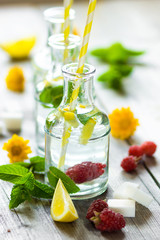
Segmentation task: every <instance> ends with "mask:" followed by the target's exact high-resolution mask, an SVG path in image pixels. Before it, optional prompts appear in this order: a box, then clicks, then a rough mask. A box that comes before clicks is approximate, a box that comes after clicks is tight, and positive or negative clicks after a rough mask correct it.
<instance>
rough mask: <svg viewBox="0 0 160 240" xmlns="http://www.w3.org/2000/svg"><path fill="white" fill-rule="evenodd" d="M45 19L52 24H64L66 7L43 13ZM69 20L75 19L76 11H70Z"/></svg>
mask: <svg viewBox="0 0 160 240" xmlns="http://www.w3.org/2000/svg"><path fill="white" fill-rule="evenodd" d="M43 16H44V19H45V20H46V21H49V22H52V23H64V7H53V8H48V9H46V10H45V11H44V12H43ZM69 19H70V20H73V19H75V11H74V10H73V9H70V12H69Z"/></svg>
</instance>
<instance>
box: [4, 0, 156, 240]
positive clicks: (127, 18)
mask: <svg viewBox="0 0 160 240" xmlns="http://www.w3.org/2000/svg"><path fill="white" fill-rule="evenodd" d="M46 7H47V6H42V5H41V6H36V7H32V6H31V7H25V6H21V7H19V6H16V7H12V6H11V7H9V6H7V7H5V6H4V7H1V8H0V36H1V41H2V39H5V38H7V37H8V36H9V35H10V36H11V33H12V34H13V35H14V34H15V32H16V31H14V27H12V26H13V23H14V22H16V21H19V26H20V29H21V33H23V32H24V31H23V30H24V29H25V30H26V32H29V33H30V32H35V31H36V33H37V34H39V36H41V38H40V39H41V41H40V42H41V43H42V42H43V41H44V39H45V36H46V35H45V27H44V23H43V20H42V15H41V10H43V9H44V8H46ZM74 7H75V9H76V12H77V19H76V24H77V26H78V28H79V29H80V30H81V32H82V31H83V27H84V24H85V17H84V16H86V11H87V3H76V4H75V6H74ZM159 13H160V2H159V1H154V0H152V1H141V0H139V1H121V0H119V1H105V2H103V1H100V2H99V5H98V6H97V9H96V14H95V19H94V26H93V30H92V35H91V41H90V48H92V47H96V46H105V45H106V46H107V45H109V44H111V43H113V42H116V41H120V42H122V43H124V44H125V45H126V46H127V47H132V48H135V49H144V50H146V51H147V53H146V55H144V56H143V57H141V58H140V59H139V61H140V62H142V63H144V64H145V66H143V67H142V66H141V67H136V68H135V70H134V72H133V74H132V76H131V77H130V78H128V79H126V80H125V81H124V87H125V93H124V94H123V95H120V94H117V93H116V92H114V91H112V90H108V89H104V87H103V86H102V85H101V84H100V83H98V82H95V89H96V93H97V100H98V104H99V105H100V107H101V108H102V109H103V110H104V111H106V112H107V113H109V112H111V111H112V110H113V109H115V108H117V107H122V106H123V107H127V106H130V107H131V109H132V111H133V112H134V114H135V116H136V117H137V118H138V119H139V121H140V126H139V127H138V129H137V131H136V134H135V136H134V137H133V138H132V139H131V140H130V141H128V142H127V141H121V140H117V139H114V138H111V147H110V171H109V187H108V191H107V192H106V193H105V194H103V196H101V198H105V197H107V198H112V192H113V190H114V189H116V188H117V187H118V186H120V184H121V183H123V182H125V181H132V182H134V183H139V184H140V185H141V189H142V190H144V191H145V192H146V193H148V194H151V195H152V196H153V199H154V200H153V202H152V203H151V205H150V206H149V208H145V207H143V206H142V205H139V204H136V217H135V218H126V227H125V228H124V229H123V230H122V231H120V232H116V233H101V232H99V231H97V230H95V229H94V228H93V226H92V224H91V223H90V222H89V221H87V220H86V219H85V214H86V211H87V208H88V206H89V204H90V202H91V201H92V200H88V201H75V202H74V204H75V206H76V208H77V211H78V213H79V217H80V218H79V219H78V220H77V221H75V222H73V223H68V224H67V223H66V224H65V223H64V224H63V223H55V222H53V220H52V219H51V216H50V202H49V201H40V200H39V201H38V200H33V201H32V202H31V203H24V204H22V205H20V206H19V207H18V208H17V209H15V210H13V211H10V210H9V208H8V204H9V197H10V192H11V184H9V183H7V182H3V181H0V240H15V239H16V240H31V239H34V240H41V239H47V240H49V239H54V240H60V239H63V240H67V239H77V240H90V239H92V240H97V239H99V240H100V239H115V240H118V239H133V240H135V239H139V240H141V239H147V240H151V239H160V207H159V205H160V190H159V188H160V137H159V134H160V125H159V123H160V93H159V92H160V14H159ZM22 35H23V34H22ZM40 42H39V45H40ZM91 61H92V60H91ZM13 64H15V63H14V62H11V61H9V58H8V57H7V56H6V54H4V53H3V52H2V51H0V81H1V88H0V112H2V110H4V109H6V108H10V107H11V106H12V105H13V106H15V103H18V107H20V108H22V110H23V112H24V116H25V118H24V122H23V128H22V131H21V133H20V135H21V136H23V137H24V138H25V139H30V145H31V146H32V150H33V155H34V154H35V129H34V121H33V109H34V98H33V92H34V91H33V84H32V70H31V63H30V62H29V61H26V62H18V63H16V64H19V65H20V66H22V67H23V69H24V72H25V76H26V79H27V83H26V90H25V92H24V93H23V94H15V93H12V92H9V91H7V90H6V88H5V82H4V78H5V75H6V72H7V69H8V68H9V67H10V66H11V65H13ZM94 64H95V65H96V67H97V75H98V74H99V73H100V72H102V71H103V69H105V66H102V65H100V64H99V63H97V62H95V61H94ZM13 102H14V103H13ZM11 135H12V134H11V133H9V132H7V131H4V133H3V136H1V137H0V164H6V163H8V162H9V161H8V158H7V153H6V152H5V151H3V150H2V145H3V143H4V142H6V141H7V139H8V138H10V137H11ZM145 140H153V141H155V142H156V143H157V145H158V150H157V152H156V154H155V158H152V159H148V160H147V161H146V163H145V164H144V165H140V166H139V167H138V168H137V170H136V171H135V172H134V173H132V174H128V173H125V172H123V171H122V170H121V168H120V162H121V160H122V158H123V157H125V156H126V155H127V151H128V148H129V144H131V143H142V142H143V141H145Z"/></svg>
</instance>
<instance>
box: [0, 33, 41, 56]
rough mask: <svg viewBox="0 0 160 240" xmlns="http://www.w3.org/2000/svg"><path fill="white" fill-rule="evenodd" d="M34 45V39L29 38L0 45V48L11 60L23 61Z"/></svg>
mask: <svg viewBox="0 0 160 240" xmlns="http://www.w3.org/2000/svg"><path fill="white" fill-rule="evenodd" d="M35 43H36V37H29V38H24V39H20V40H18V41H15V42H7V43H2V44H0V47H1V48H2V49H3V50H4V51H5V52H7V53H8V54H9V55H10V57H11V58H14V59H23V58H27V57H28V55H29V53H30V51H31V49H32V48H33V47H34V45H35Z"/></svg>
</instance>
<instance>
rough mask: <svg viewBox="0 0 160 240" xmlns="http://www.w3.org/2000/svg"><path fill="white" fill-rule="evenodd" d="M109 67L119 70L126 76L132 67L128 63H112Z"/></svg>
mask: <svg viewBox="0 0 160 240" xmlns="http://www.w3.org/2000/svg"><path fill="white" fill-rule="evenodd" d="M110 69H111V70H115V71H117V72H119V73H120V74H121V75H122V76H123V77H127V76H128V75H130V74H131V73H132V71H133V67H132V66H130V65H113V66H111V67H110Z"/></svg>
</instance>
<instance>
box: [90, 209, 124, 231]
mask: <svg viewBox="0 0 160 240" xmlns="http://www.w3.org/2000/svg"><path fill="white" fill-rule="evenodd" d="M98 218H99V222H98V221H97V220H93V222H95V227H96V228H97V229H99V230H100V231H107V232H113V231H117V230H121V229H122V228H124V227H125V225H126V223H125V220H124V217H123V216H122V215H121V214H120V213H115V212H114V211H112V210H110V209H108V208H104V209H103V211H102V212H101V213H100V215H99V216H98Z"/></svg>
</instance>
